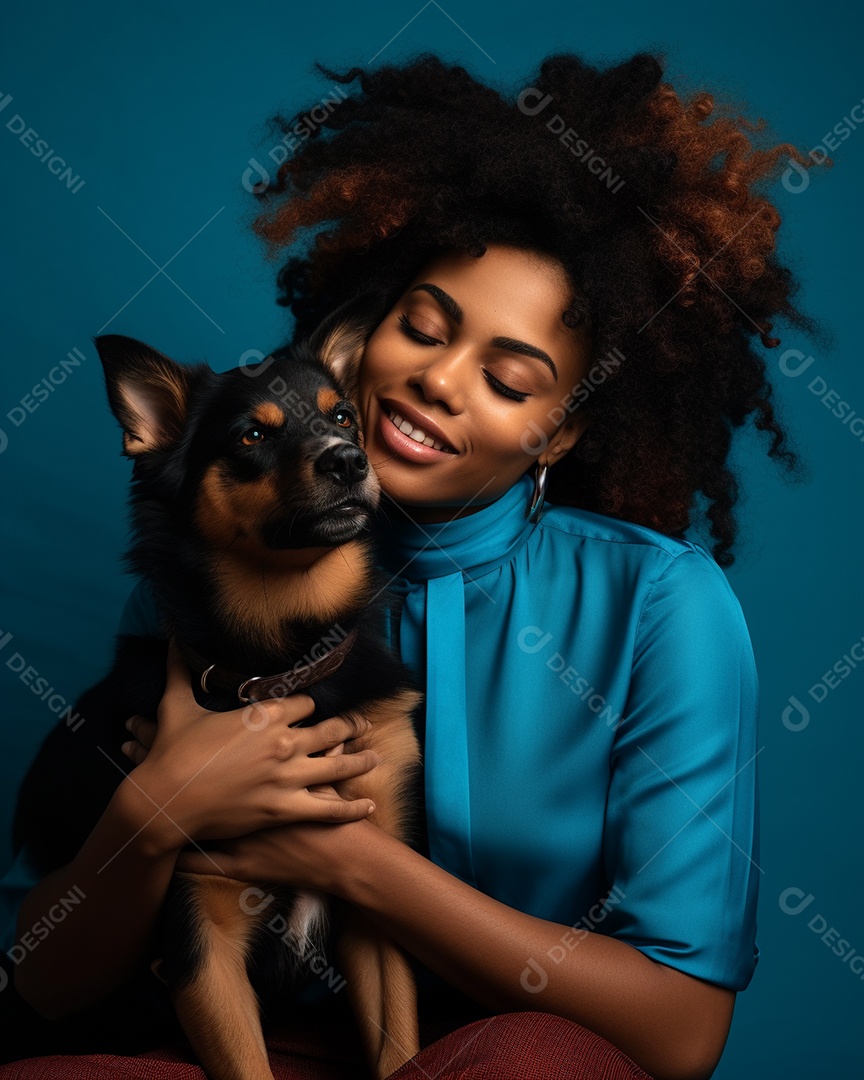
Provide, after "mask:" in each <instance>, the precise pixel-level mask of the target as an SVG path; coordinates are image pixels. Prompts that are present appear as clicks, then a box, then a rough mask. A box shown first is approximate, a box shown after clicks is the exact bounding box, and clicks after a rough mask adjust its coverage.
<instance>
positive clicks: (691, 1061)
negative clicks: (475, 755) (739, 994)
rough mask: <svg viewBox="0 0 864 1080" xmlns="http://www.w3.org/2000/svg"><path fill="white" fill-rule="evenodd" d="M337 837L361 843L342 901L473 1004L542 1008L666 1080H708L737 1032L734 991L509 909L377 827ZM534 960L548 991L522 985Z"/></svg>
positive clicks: (620, 945) (350, 862)
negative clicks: (599, 1037)
mask: <svg viewBox="0 0 864 1080" xmlns="http://www.w3.org/2000/svg"><path fill="white" fill-rule="evenodd" d="M336 832H337V833H340V834H341V835H342V836H344V837H347V836H348V835H349V834H350V835H351V836H352V837H353V840H352V844H351V847H350V850H349V846H348V845H347V844H346V845H344V849H345V852H344V853H345V858H346V869H345V871H344V876H343V878H342V882H341V884H340V885H339V886H338V894H339V895H341V896H342V897H343V898H344V899H346V900H348V901H350V902H351V903H353V904H356V905H358V906H359V907H361V908H363V909H364V910H365V911H366V912H367V913H368V914H369V915H370V916H371V917H372V918H373V919H374V920H375V921H376V922H378V924H379V925H380V926H381V928H382V930H386V931H387V933H388V934H389V935H391V936H392V937H393V938H394V939H395V940H397V941H398V942H399V944H400V945H402V947H403V948H405V949H406V950H407V951H408V952H410V953H412V954H413V955H414V956H416V957H417V958H418V959H419V960H420V961H422V963H424V964H425V965H426V966H427V967H429V968H431V969H432V970H433V971H435V972H436V973H437V974H438V975H440V976H441V977H442V978H444V979H446V980H447V981H448V982H450V983H452V984H453V985H454V986H456V987H458V989H460V990H461V991H463V992H464V993H466V994H468V995H469V996H470V997H473V998H474V999H475V1000H477V1001H479V1002H480V1003H481V1004H483V1005H485V1006H486V1007H488V1008H490V1009H494V1010H496V1011H499V1012H505V1011H506V1012H517V1011H524V1010H539V1011H542V1012H551V1013H555V1014H557V1015H558V1016H563V1017H565V1018H566V1019H568V1020H573V1021H575V1022H576V1023H579V1024H582V1025H583V1026H584V1027H587V1028H589V1029H590V1030H592V1031H595V1032H597V1034H599V1035H602V1036H603V1037H604V1038H606V1039H608V1040H609V1042H611V1043H613V1044H614V1045H615V1046H617V1047H619V1048H620V1049H621V1050H623V1051H624V1053H625V1054H628V1055H629V1056H630V1057H631V1058H632V1059H633V1060H634V1061H635V1062H637V1064H639V1065H641V1066H642V1067H643V1068H644V1069H645V1070H646V1071H647V1072H649V1073H651V1075H652V1076H653V1077H655V1080H702V1078H706V1077H709V1076H710V1075H711V1073H712V1072H713V1070H714V1068H715V1066H716V1064H717V1062H718V1061H719V1059H720V1055H721V1054H722V1052H723V1047H724V1046H725V1043H726V1037H727V1035H728V1033H729V1027H730V1025H731V1022H732V1010H733V1007H734V1003H735V992H734V991H733V990H728V989H726V988H724V987H720V986H716V985H714V984H712V983H707V982H704V981H703V980H701V979H697V978H694V977H693V976H690V975H686V974H685V973H683V972H681V971H678V970H676V969H674V968H671V967H667V966H666V965H664V964H660V963H658V962H656V961H654V960H651V959H650V958H649V957H647V956H645V955H644V954H643V953H641V952H639V950H638V949H635V948H633V946H631V945H628V944H627V943H626V942H623V941H619V940H618V939H616V938H611V937H607V936H604V935H603V934H600V933H589V932H587V931H582V930H580V931H579V933H578V934H576V935H574V932H573V929H572V928H571V927H569V926H564V925H560V924H558V923H554V922H547V921H545V920H543V919H538V918H535V917H534V916H531V915H526V914H525V913H524V912H521V911H517V910H515V909H514V908H510V907H508V906H507V905H506V904H502V903H500V902H499V901H497V900H494V899H492V898H491V897H489V896H486V895H485V894H484V893H482V892H480V891H478V890H477V889H474V888H472V887H471V886H470V885H467V884H465V882H463V881H461V880H460V879H459V878H456V877H454V876H452V875H451V874H449V873H447V871H446V870H443V869H441V867H439V866H436V865H435V864H434V863H432V862H430V861H428V860H427V859H425V858H424V857H423V856H422V855H420V854H418V853H417V852H416V851H413V850H412V849H410V848H408V847H406V846H405V845H404V844H401V843H400V842H399V841H398V840H395V839H394V838H393V837H391V836H389V835H388V834H386V833H384V832H383V831H382V830H381V829H379V828H377V827H376V826H375V825H374V823H373V822H372V821H359V822H355V823H354V824H352V825H351V827H350V829H349V828H346V829H344V830H343V829H338V830H336ZM574 938H575V940H576V942H577V944H576V945H575V946H574V945H573V942H574ZM568 945H569V947H568ZM562 947H563V958H562V959H560V960H559V962H556V961H555V960H554V959H552V957H562ZM550 950H551V952H550ZM529 958H533V959H535V960H536V962H537V963H539V964H540V965H541V967H542V968H543V969H544V970H545V971H546V973H547V976H548V982H546V984H545V985H544V986H543V989H542V990H540V991H537V990H536V984H537V981H538V980H537V975H536V973H535V972H534V971H533V970H532V969H528V972H529V974H528V975H526V976H525V977H524V978H523V973H525V972H526V965H527V961H528V959H529ZM532 987H533V989H532Z"/></svg>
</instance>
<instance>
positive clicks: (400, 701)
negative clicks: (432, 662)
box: [334, 690, 423, 842]
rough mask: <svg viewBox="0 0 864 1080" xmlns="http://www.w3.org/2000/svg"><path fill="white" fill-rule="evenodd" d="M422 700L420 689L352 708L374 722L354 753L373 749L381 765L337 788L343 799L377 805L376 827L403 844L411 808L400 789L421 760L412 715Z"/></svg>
mask: <svg viewBox="0 0 864 1080" xmlns="http://www.w3.org/2000/svg"><path fill="white" fill-rule="evenodd" d="M422 697H423V695H422V694H421V693H420V692H419V691H417V690H401V691H400V692H399V693H398V694H395V695H394V696H393V697H391V698H384V699H383V700H381V701H376V702H373V703H372V704H371V705H367V706H364V707H363V708H362V709H352V710H351V713H352V715H355V714H357V715H361V716H365V717H366V719H367V720H371V721H372V727H371V728H370V729H369V732H368V733H367V734H366V735H363V736H361V737H360V738H358V739H352V740H351V747H350V749H351V751H352V752H353V753H357V752H358V751H360V750H374V751H375V753H376V754H380V756H381V762H380V764H378V765H376V766H375V768H374V769H372V770H371V771H370V772H368V773H363V774H362V775H361V776H354V777H351V779H349V780H340V781H339V783H338V784H336V785H334V786H335V787H336V790H337V791H338V792H339V794H340V795H341V796H342V797H343V798H344V799H371V800H372V801H373V802H374V803H375V813H374V815H373V816H374V818H375V824H376V825H377V826H378V827H379V828H381V829H383V830H384V831H385V832H388V833H390V835H391V836H396V837H397V838H398V839H400V840H402V841H403V842H405V841H407V840H408V839H409V838H408V837H407V836H405V835H403V833H404V828H405V826H404V822H405V818H406V812H407V810H408V807H407V806H406V803H405V799H406V797H407V793H406V792H404V791H402V792H401V794H400V789H401V788H402V787H403V780H404V777H405V775H406V773H410V771H411V769H412V768H413V767H416V766H417V765H419V763H420V760H421V753H420V744H419V743H418V741H417V734H416V732H415V731H414V725H413V724H412V722H411V713H412V712H413V710H414V709H415V708H416V707H417V705H418V704H419V702H420V701H421V700H422Z"/></svg>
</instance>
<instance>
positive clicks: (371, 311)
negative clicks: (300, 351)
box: [308, 291, 384, 400]
mask: <svg viewBox="0 0 864 1080" xmlns="http://www.w3.org/2000/svg"><path fill="white" fill-rule="evenodd" d="M383 314H384V310H382V298H381V296H380V294H378V293H375V292H371V291H370V292H364V293H361V294H359V295H358V296H353V297H351V299H350V300H346V301H345V302H344V303H343V304H340V305H339V307H338V308H335V309H334V310H333V311H331V312H330V314H329V315H327V316H325V318H324V319H322V320H321V322H320V323H319V324H318V326H317V327H316V328H315V329H314V330H313V332H312V333H311V335H310V336H309V341H308V345H309V348H310V349H312V351H313V352H314V353H315V355H316V356H317V357H318V359H319V360H321V362H322V363H323V364H324V366H325V367H326V368H327V369H328V371H329V372H330V374H331V375H332V376H333V377H334V379H335V380H336V381H337V382H338V383H339V384H340V385H341V387H342V389H343V390H344V391H345V394H346V396H347V397H349V398H351V399H352V400H353V399H354V397H355V396H356V392H357V382H358V378H359V373H360V360H361V358H362V356H363V349H364V347H365V345H366V341H367V340H368V338H369V335H370V334H371V333H372V331H373V330H374V329H375V327H376V326H377V325H378V323H379V322H380V321H381V317H382V315H383Z"/></svg>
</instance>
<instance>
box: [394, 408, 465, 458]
mask: <svg viewBox="0 0 864 1080" xmlns="http://www.w3.org/2000/svg"><path fill="white" fill-rule="evenodd" d="M387 416H388V418H389V419H390V421H391V422H392V423H393V424H394V425H395V427H397V428H399V430H400V431H401V432H402V434H403V435H407V436H408V438H409V439H413V440H414V442H418V443H422V444H423V445H424V446H431V447H432V448H433V449H434V450H441V451H443V452H444V453H445V454H458V453H459V451H458V450H454V449H453V447H452V446H448V444H447V443H444V442H441V440H440V439H434V438H433V437H432V436H431V435H427V433H426V432H425V431H424V430H423V429H422V428H420V427H417V426H416V425H415V424H412V423H411V422H410V420H406V419H405V418H404V417H402V416H400V415H399V413H397V412H396V411H395V410H393V409H390V410H388V412H387Z"/></svg>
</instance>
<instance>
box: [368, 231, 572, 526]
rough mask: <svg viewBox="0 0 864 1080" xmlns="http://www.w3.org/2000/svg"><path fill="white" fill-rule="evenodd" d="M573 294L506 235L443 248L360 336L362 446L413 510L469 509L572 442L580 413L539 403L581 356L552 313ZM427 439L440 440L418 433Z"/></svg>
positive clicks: (567, 383) (568, 379) (449, 513)
mask: <svg viewBox="0 0 864 1080" xmlns="http://www.w3.org/2000/svg"><path fill="white" fill-rule="evenodd" d="M571 294H572V288H571V286H570V285H569V284H568V282H567V280H566V275H565V274H564V272H563V270H562V268H561V267H560V265H559V264H557V263H556V262H555V260H553V259H551V258H548V257H543V256H541V255H538V254H535V253H533V252H530V251H525V250H521V249H519V248H514V247H507V246H504V245H494V246H490V247H489V248H488V249H487V251H486V253H485V254H484V255H483V256H482V257H481V258H472V257H471V256H470V255H466V254H464V253H461V252H452V253H449V254H446V255H442V256H440V257H439V258H437V259H436V260H434V261H433V262H432V263H430V264H429V265H428V266H426V267H424V269H423V270H422V272H421V274H420V275H419V277H418V278H417V280H416V281H412V282H411V284H410V285H409V286H408V288H407V289H406V291H405V293H404V295H403V296H402V297H400V299H399V301H398V303H397V304H396V306H395V307H394V309H393V310H392V311H390V312H389V313H388V314H387V315H386V316H385V318H384V319H382V321H381V322H380V323H379V325H378V327H377V328H376V329H375V331H374V333H373V334H372V335H371V336H370V338H369V340H368V342H367V344H366V348H365V351H364V353H363V362H362V365H361V367H360V371H359V380H358V388H357V400H358V403H359V406H360V408H361V411H362V413H363V417H364V425H363V426H364V430H365V432H366V450H367V453H368V454H369V456H370V459H371V461H372V462H373V464H374V465H376V468H377V471H378V475H379V478H380V479H381V480H382V484H383V486H384V490H385V491H386V492H387V494H388V495H389V496H390V497H391V499H393V500H394V501H395V502H398V503H401V504H403V505H406V506H410V507H411V515H412V516H413V517H414V518H415V520H417V521H443V520H446V519H448V518H452V517H454V516H461V514H463V513H466V512H467V513H470V512H471V510H472V509H476V508H477V507H478V506H479V505H484V504H488V503H490V502H493V501H494V500H495V499H497V498H498V497H499V496H500V495H503V493H504V492H505V491H507V490H508V489H509V488H511V487H512V486H513V484H514V483H515V482H516V480H517V479H518V478H519V477H520V476H521V475H522V474H523V473H524V472H525V470H526V469H527V468H528V467H529V466H530V465H532V464H533V463H534V461H535V460H538V461H539V463H540V464H543V465H547V466H549V465H551V464H553V463H554V462H555V461H556V460H557V459H558V458H559V457H562V456H563V455H564V454H565V453H566V452H567V451H568V450H569V449H570V448H571V447H572V446H573V445H574V444H575V442H576V440H577V438H578V437H579V435H580V433H581V430H582V429H583V427H584V424H585V420H586V415H585V413H584V412H583V413H582V414H580V415H577V416H573V417H570V418H569V419H568V422H567V423H566V424H561V425H556V424H554V423H553V422H552V420H550V415H549V414H550V413H551V411H552V409H553V408H554V406H555V405H556V404H557V402H558V401H559V400H560V398H561V396H562V392H563V390H564V389H565V388H570V387H572V386H574V385H575V384H576V383H578V382H579V380H580V379H581V378H582V377H583V375H584V373H585V371H586V370H587V366H588V351H587V348H586V347H585V343H584V338H585V334H584V331H581V330H574V329H571V328H570V327H568V326H565V324H564V323H563V322H562V321H561V312H562V311H564V310H565V309H566V307H567V306H568V304H569V302H570V299H571ZM395 421H398V423H397V422H395ZM529 422H533V423H534V424H535V425H538V426H539V427H540V428H541V430H542V431H543V433H544V434H545V435H546V436H547V438H548V443H547V445H546V446H545V448H544V452H543V454H542V456H541V458H539V459H538V458H535V456H534V455H533V454H532V453H531V452H530V451H529V450H526V449H525V446H524V441H525V440H524V438H523V436H524V434H525V431H526V428H527V425H528V424H529ZM418 436H419V439H418ZM435 439H437V440H439V441H440V443H441V444H443V445H442V446H441V449H435V447H434V445H433V446H431V447H430V446H427V445H425V442H424V441H422V440H435ZM422 464H428V466H429V467H428V468H426V469H424V470H423V471H422V472H421V473H419V474H418V466H419V465H422ZM418 485H419V486H418Z"/></svg>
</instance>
